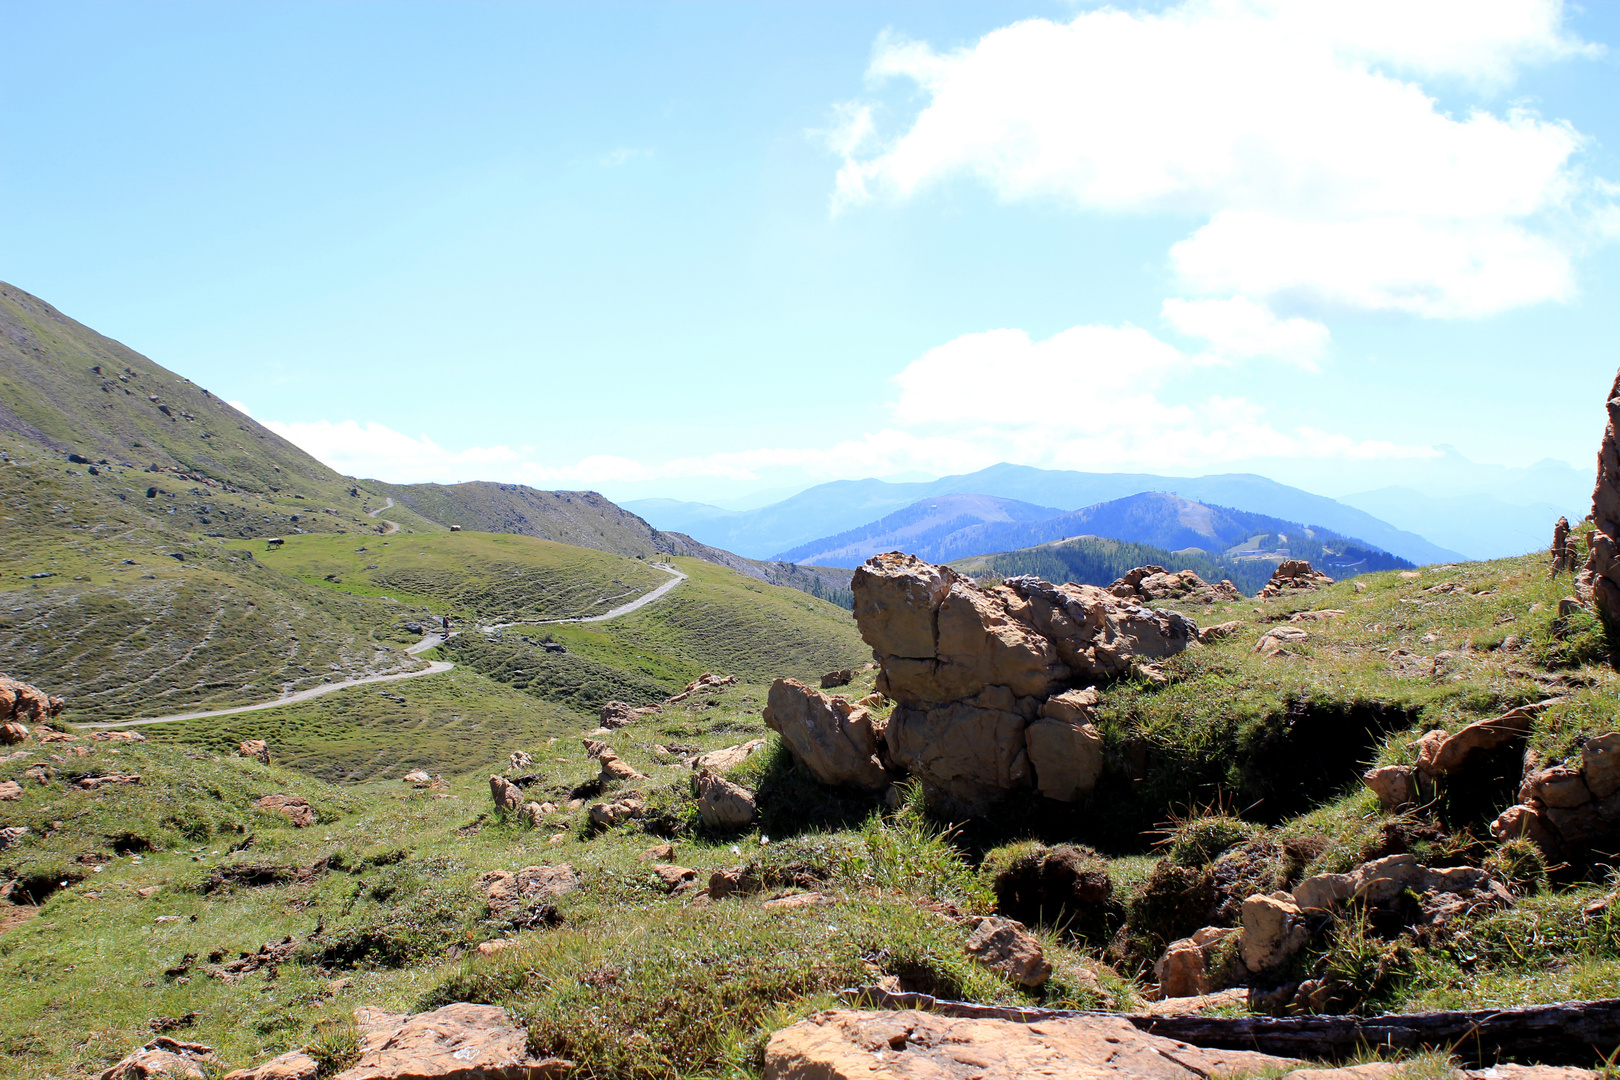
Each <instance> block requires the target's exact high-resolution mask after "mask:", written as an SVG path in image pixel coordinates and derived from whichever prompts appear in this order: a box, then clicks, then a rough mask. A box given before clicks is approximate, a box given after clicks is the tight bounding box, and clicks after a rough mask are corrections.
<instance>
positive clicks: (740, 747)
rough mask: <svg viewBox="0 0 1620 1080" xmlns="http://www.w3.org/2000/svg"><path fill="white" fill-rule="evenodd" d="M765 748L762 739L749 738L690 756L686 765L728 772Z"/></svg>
mask: <svg viewBox="0 0 1620 1080" xmlns="http://www.w3.org/2000/svg"><path fill="white" fill-rule="evenodd" d="M763 749H765V740H764V739H750V740H749V741H748V742H745V743H738V744H737V745H736V746H724V747H721V748H720V749H719V750H710V751H709V752H708V753H707V754H698V755H697V756H696V757H693V758H690V759H689V760H688V761H687V765H688V766H689V767H690V768H693V769H713V770H714V771H715V772H717V773H723V772H729V771H730V770H732V769H735V768H736V767H737V766H738V765H741V764H742V763H743V762H745V761H747V760H748V759H749V758H751V757H753V756H754V755H755V754H757V753H759V752H760V751H761V750H763Z"/></svg>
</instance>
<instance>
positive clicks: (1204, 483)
mask: <svg viewBox="0 0 1620 1080" xmlns="http://www.w3.org/2000/svg"><path fill="white" fill-rule="evenodd" d="M1150 491H1157V492H1167V493H1170V494H1175V495H1180V496H1181V497H1183V498H1185V499H1190V500H1196V501H1197V502H1200V503H1205V504H1208V505H1215V506H1223V507H1232V508H1235V509H1237V510H1241V511H1246V512H1248V513H1253V514H1263V515H1266V516H1268V517H1272V518H1276V519H1278V520H1279V521H1283V522H1298V523H1300V524H1303V525H1307V526H1313V527H1320V528H1322V529H1326V530H1329V531H1331V532H1333V533H1335V534H1337V535H1338V536H1341V537H1354V538H1356V539H1358V540H1361V541H1364V542H1365V543H1367V544H1369V545H1371V546H1373V547H1376V548H1379V549H1382V550H1383V551H1387V552H1389V553H1391V554H1394V555H1398V556H1400V557H1401V558H1403V559H1406V560H1409V561H1410V562H1413V563H1416V564H1423V563H1435V562H1455V561H1457V560H1458V559H1461V558H1463V557H1464V556H1463V555H1462V554H1461V553H1460V552H1458V551H1455V550H1453V549H1451V548H1447V547H1442V546H1440V545H1439V544H1436V543H1432V542H1431V541H1430V540H1428V539H1426V538H1425V537H1423V536H1421V535H1419V534H1417V533H1415V532H1409V531H1405V530H1402V529H1398V528H1396V527H1395V526H1393V525H1391V524H1389V522H1387V521H1384V520H1381V519H1379V518H1377V517H1374V516H1373V515H1372V514H1370V513H1368V512H1367V511H1365V510H1361V509H1357V508H1356V507H1354V506H1348V505H1346V504H1345V503H1342V502H1338V501H1336V500H1333V499H1329V498H1326V497H1325V496H1322V495H1313V494H1311V493H1310V492H1308V491H1302V490H1300V489H1299V488H1295V487H1289V486H1288V485H1286V484H1279V483H1277V482H1276V481H1274V480H1268V479H1266V478H1265V477H1263V476H1254V475H1251V474H1248V473H1226V474H1220V475H1213V476H1198V477H1178V476H1158V475H1155V474H1153V473H1085V472H1070V471H1061V470H1052V469H1036V468H1032V467H1030V466H1027V465H1011V464H1005V463H1003V464H1001V465H992V466H991V467H990V468H988V469H982V470H980V471H979V472H976V473H967V474H965V475H962V476H947V477H943V478H942V479H939V480H932V481H926V482H915V483H888V482H885V481H882V480H835V481H833V482H831V483H827V484H819V485H817V486H816V487H813V488H809V489H808V490H805V491H801V492H799V493H798V494H797V495H794V496H792V497H790V498H787V499H783V500H782V501H780V502H777V503H772V504H771V505H770V506H764V507H760V508H759V509H757V510H723V509H721V508H719V507H717V506H709V505H707V504H704V503H691V502H678V501H675V500H671V499H638V500H633V501H629V502H626V503H624V504H623V505H624V507H625V508H626V509H628V510H631V511H632V512H634V513H637V514H640V515H641V516H642V517H644V518H646V519H647V521H649V522H650V523H651V524H653V525H654V526H655V527H657V528H660V529H669V530H673V531H677V532H683V533H687V534H689V535H691V536H692V537H694V538H696V539H697V540H700V541H702V542H703V543H705V544H712V545H714V546H716V547H721V548H725V549H727V550H728V551H735V552H738V553H739V554H742V555H747V556H749V557H751V558H772V557H775V558H779V559H782V558H785V556H786V555H787V554H788V553H789V552H793V551H797V550H799V549H802V548H803V547H805V546H806V545H811V544H813V543H814V542H815V541H817V540H818V538H822V537H836V536H840V535H842V534H845V533H850V532H859V531H860V530H861V529H862V528H864V527H866V526H868V525H869V524H871V523H874V522H877V521H880V520H881V519H883V518H885V517H886V516H888V515H890V514H893V513H895V512H896V511H899V510H903V509H905V508H906V507H909V506H912V505H913V504H915V503H917V502H918V501H919V500H922V499H928V498H937V497H940V496H945V495H982V496H992V497H994V498H996V499H1000V500H1010V501H1013V502H1017V503H1022V504H1025V505H1030V506H1036V507H1055V508H1057V509H1058V510H1060V511H1071V510H1079V509H1082V508H1084V507H1089V506H1095V505H1097V504H1099V503H1105V502H1110V501H1112V500H1115V499H1121V498H1124V497H1125V496H1127V495H1137V494H1140V493H1142V492H1150ZM1004 509H1005V507H1004ZM1008 513H1009V515H1010V514H1011V513H1012V511H1011V510H1008ZM941 524H942V523H941ZM1548 528H1549V529H1550V528H1551V523H1550V522H1549V524H1548ZM851 542H858V541H853V540H852V541H851ZM970 554H979V552H972V553H970Z"/></svg>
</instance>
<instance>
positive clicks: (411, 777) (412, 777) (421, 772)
mask: <svg viewBox="0 0 1620 1080" xmlns="http://www.w3.org/2000/svg"><path fill="white" fill-rule="evenodd" d="M401 779H402V780H404V781H405V782H406V783H407V784H410V785H412V786H413V787H419V788H421V787H427V786H428V785H429V784H431V783H433V777H431V776H429V775H428V773H427V770H426V769H412V770H411V771H410V772H408V773H406V774H405V775H404V776H403V777H401Z"/></svg>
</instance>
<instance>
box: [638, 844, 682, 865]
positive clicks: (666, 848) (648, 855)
mask: <svg viewBox="0 0 1620 1080" xmlns="http://www.w3.org/2000/svg"><path fill="white" fill-rule="evenodd" d="M674 857H675V845H674V844H654V845H653V846H652V847H650V848H648V849H647V850H646V851H643V852H642V853H641V861H642V862H646V861H647V860H648V859H654V860H657V861H658V862H668V861H669V860H671V859H673V858H674Z"/></svg>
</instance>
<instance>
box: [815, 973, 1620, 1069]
mask: <svg viewBox="0 0 1620 1080" xmlns="http://www.w3.org/2000/svg"><path fill="white" fill-rule="evenodd" d="M843 996H844V997H845V998H846V999H847V1000H849V1001H851V1002H852V1003H856V1004H865V1005H868V1006H870V1007H875V1008H882V1009H921V1010H924V1011H926V1012H935V1013H940V1014H941V1015H944V1016H960V1017H963V1018H965V1019H973V1018H978V1019H995V1020H1011V1021H1014V1022H1017V1023H1024V1024H1033V1023H1038V1022H1039V1021H1042V1020H1052V1019H1057V1018H1060V1017H1066V1016H1088V1015H1099V1014H1096V1013H1087V1012H1078V1011H1074V1010H1068V1009H1037V1008H1024V1007H1019V1006H1010V1005H979V1004H975V1003H973V1002H969V1001H946V1000H943V999H940V998H935V997H932V996H931V995H928V994H893V993H889V992H888V991H885V990H881V989H878V988H877V987H866V988H863V989H860V990H846V991H844V995H843ZM1100 1015H1117V1014H1113V1013H1104V1014H1100ZM1124 1019H1126V1020H1129V1021H1130V1022H1131V1023H1132V1024H1134V1025H1136V1027H1138V1028H1140V1029H1141V1030H1143V1031H1146V1032H1149V1033H1150V1034H1153V1035H1163V1036H1165V1037H1166V1038H1170V1039H1179V1040H1181V1041H1182V1042H1186V1043H1192V1044H1193V1045H1194V1046H1207V1047H1210V1048H1213V1049H1219V1050H1259V1051H1261V1052H1263V1053H1267V1054H1276V1055H1279V1056H1282V1057H1296V1058H1313V1059H1317V1060H1325V1061H1338V1060H1343V1059H1345V1058H1349V1057H1353V1056H1355V1055H1357V1054H1361V1053H1365V1052H1366V1051H1368V1050H1424V1049H1435V1050H1444V1051H1447V1052H1449V1053H1452V1054H1455V1055H1456V1056H1457V1057H1459V1058H1461V1059H1463V1060H1464V1061H1465V1062H1471V1063H1477V1064H1481V1065H1489V1064H1492V1063H1494V1062H1497V1061H1519V1062H1541V1063H1545V1064H1549V1065H1588V1066H1590V1065H1594V1064H1597V1063H1600V1062H1602V1061H1603V1060H1604V1059H1606V1058H1609V1057H1610V1056H1611V1055H1613V1054H1614V1053H1615V1052H1616V1050H1620V998H1606V999H1604V1000H1602V1001H1561V1002H1555V1003H1553V1004H1549V1005H1527V1006H1523V1007H1520V1008H1516V1009H1463V1010H1458V1011H1448V1012H1422V1013H1389V1014H1385V1015H1383V1016H1288V1017H1271V1016H1141V1015H1126V1016H1125V1017H1124Z"/></svg>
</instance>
